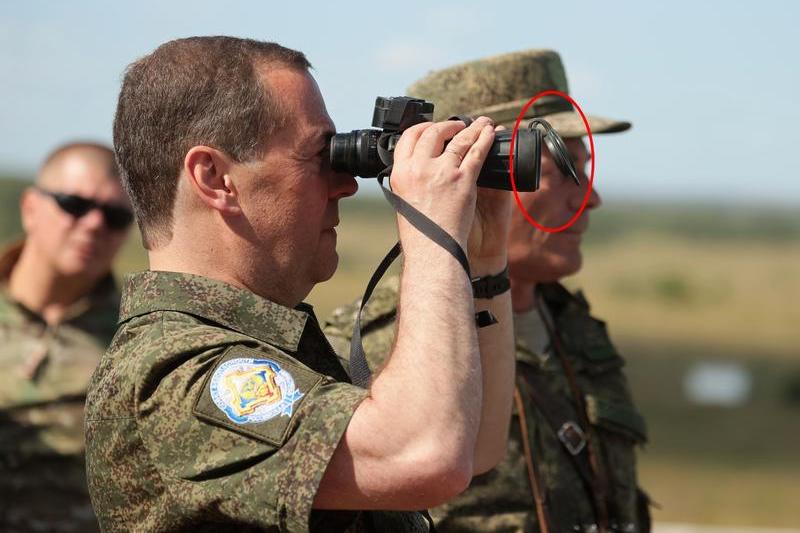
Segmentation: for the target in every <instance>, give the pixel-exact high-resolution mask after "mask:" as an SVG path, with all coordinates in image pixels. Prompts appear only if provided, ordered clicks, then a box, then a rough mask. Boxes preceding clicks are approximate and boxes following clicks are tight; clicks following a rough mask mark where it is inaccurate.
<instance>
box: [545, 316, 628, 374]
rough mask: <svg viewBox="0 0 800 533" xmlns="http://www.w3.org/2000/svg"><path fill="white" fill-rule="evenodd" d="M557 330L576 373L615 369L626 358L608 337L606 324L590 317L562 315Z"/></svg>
mask: <svg viewBox="0 0 800 533" xmlns="http://www.w3.org/2000/svg"><path fill="white" fill-rule="evenodd" d="M565 318H566V319H565V320H562V321H560V323H559V330H560V332H561V337H562V339H563V341H564V344H565V346H566V348H567V351H568V352H569V353H571V354H574V355H575V356H577V357H575V358H574V359H575V362H576V364H577V365H578V367H579V368H578V369H577V370H578V372H584V373H587V374H590V375H597V374H602V373H605V372H609V371H612V370H618V369H619V368H621V367H622V366H624V365H625V360H624V359H623V358H622V357H621V356H620V355H619V352H617V349H616V348H615V347H614V345H613V344H612V343H611V339H610V338H609V337H608V330H607V329H606V323H605V322H603V321H602V320H597V319H595V318H592V317H591V316H588V315H587V316H578V317H565Z"/></svg>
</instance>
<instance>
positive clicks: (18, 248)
mask: <svg viewBox="0 0 800 533" xmlns="http://www.w3.org/2000/svg"><path fill="white" fill-rule="evenodd" d="M21 213H22V225H23V228H24V230H25V234H26V236H25V239H24V240H23V241H22V242H19V243H16V244H13V245H11V246H10V247H9V248H7V249H6V250H5V251H4V252H3V253H2V255H1V256H0V283H1V284H2V285H0V368H2V369H3V371H2V373H0V530H2V531H92V530H96V529H97V522H96V520H95V518H94V514H93V513H92V508H91V504H90V502H89V493H88V491H87V488H86V476H85V474H84V472H85V468H84V439H83V402H84V399H85V397H86V388H87V386H88V384H89V378H90V376H91V374H92V371H93V370H94V368H95V366H96V365H97V362H98V361H99V359H100V354H101V353H102V352H103V350H105V348H106V346H108V343H109V341H110V340H111V337H112V336H113V334H114V330H115V329H116V318H117V308H118V305H119V293H118V291H117V289H116V285H115V283H114V280H113V279H112V277H111V273H110V269H111V262H112V260H113V259H114V256H115V255H116V253H117V251H118V250H119V247H120V245H121V244H122V242H123V240H124V239H125V236H126V235H127V229H128V228H129V226H130V223H131V221H132V220H133V215H132V213H131V211H130V205H129V204H128V201H127V198H126V196H125V193H124V192H123V190H122V185H121V184H120V182H119V177H118V173H117V171H116V164H115V163H114V153H113V152H112V151H111V149H109V148H107V147H105V146H102V145H96V144H89V143H73V144H68V145H65V146H63V147H61V148H59V149H58V150H56V151H54V152H53V153H52V154H51V155H50V156H49V157H48V158H47V159H46V161H45V163H44V165H43V166H42V168H41V171H40V172H39V176H38V179H37V182H36V185H35V186H33V187H30V188H28V189H27V190H26V191H25V192H24V193H23V196H22V199H21ZM107 213H110V215H107Z"/></svg>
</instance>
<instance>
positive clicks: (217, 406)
mask: <svg viewBox="0 0 800 533" xmlns="http://www.w3.org/2000/svg"><path fill="white" fill-rule="evenodd" d="M323 378H324V376H322V375H321V374H318V373H316V372H314V371H313V370H311V369H308V368H306V367H303V366H302V365H300V364H299V363H295V362H293V361H292V360H291V358H289V357H287V356H284V357H274V356H272V355H271V354H267V353H264V352H260V351H257V350H251V349H248V348H244V347H241V346H239V347H234V348H231V349H229V350H228V351H227V352H226V353H225V354H224V355H223V356H222V357H221V358H220V361H219V362H218V363H217V365H216V367H215V368H214V369H213V371H211V373H210V375H209V376H208V377H207V378H206V383H205V384H204V385H203V389H202V393H201V394H200V396H199V397H198V399H197V402H196V403H195V407H194V414H195V415H196V416H197V417H199V418H201V419H203V420H206V421H208V422H211V423H213V424H215V425H221V426H223V427H226V428H228V429H232V430H234V431H236V432H238V433H243V434H245V435H248V436H251V437H254V438H257V439H259V440H263V441H265V442H268V443H270V444H274V445H277V446H280V445H282V444H283V442H284V440H285V438H286V432H287V430H288V429H289V423H290V422H291V420H292V418H293V417H294V415H295V414H296V412H297V407H298V406H299V405H300V403H301V401H302V399H303V398H304V397H305V396H306V395H307V394H308V392H309V391H310V390H311V389H313V388H314V387H316V386H317V384H318V383H320V382H321V381H322V380H323Z"/></svg>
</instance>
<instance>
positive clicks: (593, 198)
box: [569, 172, 603, 211]
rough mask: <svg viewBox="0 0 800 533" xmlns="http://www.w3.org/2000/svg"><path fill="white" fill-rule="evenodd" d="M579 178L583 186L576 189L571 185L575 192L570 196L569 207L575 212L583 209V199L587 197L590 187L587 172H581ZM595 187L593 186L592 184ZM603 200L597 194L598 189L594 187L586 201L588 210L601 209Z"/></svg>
mask: <svg viewBox="0 0 800 533" xmlns="http://www.w3.org/2000/svg"><path fill="white" fill-rule="evenodd" d="M578 177H579V178H580V180H581V186H580V187H575V186H574V185H572V184H571V186H572V187H573V188H574V191H573V192H572V194H570V196H569V207H570V209H572V210H573V211H577V210H578V209H580V208H581V204H582V203H583V198H584V197H585V196H586V188H587V187H589V185H590V184H589V178H588V176H586V173H585V172H579V173H578ZM592 185H593V184H592ZM602 203H603V202H602V200H601V199H600V195H599V194H598V192H597V189H595V188H594V187H592V190H591V192H590V193H589V199H588V200H587V201H586V209H595V208H597V207H600V205H601V204H602Z"/></svg>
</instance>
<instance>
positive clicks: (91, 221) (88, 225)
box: [78, 207, 105, 231]
mask: <svg viewBox="0 0 800 533" xmlns="http://www.w3.org/2000/svg"><path fill="white" fill-rule="evenodd" d="M78 224H79V225H80V226H81V227H83V228H85V229H88V230H92V231H100V230H102V229H103V227H104V226H105V220H104V218H103V212H102V211H101V210H100V208H99V207H93V208H92V209H90V210H89V211H88V212H87V213H86V214H85V215H83V216H82V217H81V218H80V219H78Z"/></svg>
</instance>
